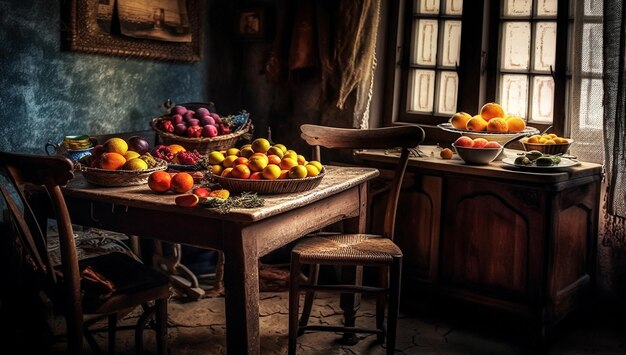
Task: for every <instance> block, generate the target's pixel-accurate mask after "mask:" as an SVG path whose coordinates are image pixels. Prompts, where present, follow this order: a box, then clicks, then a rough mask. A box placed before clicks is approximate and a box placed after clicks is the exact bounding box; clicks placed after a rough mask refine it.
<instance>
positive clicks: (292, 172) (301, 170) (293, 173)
mask: <svg viewBox="0 0 626 355" xmlns="http://www.w3.org/2000/svg"><path fill="white" fill-rule="evenodd" d="M311 166H312V165H311ZM312 167H313V169H315V167H314V166H312ZM288 175H289V178H290V179H302V178H305V177H306V175H307V168H306V167H305V166H304V165H296V166H292V167H291V169H289V174H288Z"/></svg>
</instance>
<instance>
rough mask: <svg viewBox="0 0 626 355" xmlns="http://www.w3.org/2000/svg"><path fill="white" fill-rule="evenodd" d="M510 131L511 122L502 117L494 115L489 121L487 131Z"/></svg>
mask: <svg viewBox="0 0 626 355" xmlns="http://www.w3.org/2000/svg"><path fill="white" fill-rule="evenodd" d="M508 131H509V124H508V123H507V122H506V120H505V119H504V118H502V117H494V118H492V119H490V120H489V121H488V122H487V132H498V133H506V132H508Z"/></svg>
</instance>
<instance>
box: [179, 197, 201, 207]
mask: <svg viewBox="0 0 626 355" xmlns="http://www.w3.org/2000/svg"><path fill="white" fill-rule="evenodd" d="M174 202H175V203H176V205H178V206H181V207H193V206H195V205H197V204H198V203H199V202H200V197H199V196H198V195H196V194H186V195H180V196H177V197H176V199H175V200H174Z"/></svg>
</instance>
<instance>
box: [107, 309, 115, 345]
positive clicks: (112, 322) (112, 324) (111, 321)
mask: <svg viewBox="0 0 626 355" xmlns="http://www.w3.org/2000/svg"><path fill="white" fill-rule="evenodd" d="M116 331H117V313H113V314H109V326H108V332H109V354H115V332H116Z"/></svg>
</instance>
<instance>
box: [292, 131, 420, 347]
mask: <svg viewBox="0 0 626 355" xmlns="http://www.w3.org/2000/svg"><path fill="white" fill-rule="evenodd" d="M300 129H301V131H302V134H301V137H302V138H303V139H304V140H305V141H306V142H307V143H308V144H309V145H311V146H312V147H313V159H315V160H320V147H325V148H330V149H391V148H397V147H399V148H401V149H402V150H401V154H400V158H399V161H398V165H397V168H396V170H395V175H394V179H393V181H392V183H391V187H390V190H389V198H388V201H387V209H386V213H385V220H384V231H383V234H381V235H373V234H326V235H321V234H320V235H313V236H308V237H305V238H304V239H302V241H300V242H298V243H297V244H296V245H295V247H294V248H293V249H292V252H291V277H290V286H289V287H290V288H289V354H295V353H296V344H297V343H296V342H297V337H298V336H300V335H302V334H303V333H304V332H305V331H332V332H343V333H344V334H346V333H352V334H353V333H373V334H376V335H377V340H378V341H379V342H380V343H383V342H384V341H385V338H386V340H387V354H393V353H394V351H395V341H396V339H395V338H396V326H397V320H398V312H399V298H400V279H401V269H402V251H401V250H400V248H399V247H398V246H397V245H396V244H395V243H394V242H393V234H394V224H395V217H396V208H397V202H398V196H399V194H400V188H401V185H402V180H403V178H404V172H405V170H406V166H407V162H408V158H409V149H410V148H415V147H417V145H418V144H419V143H421V142H422V140H423V139H424V131H423V130H422V129H421V128H420V127H417V126H402V127H400V126H398V127H386V128H373V129H368V130H360V129H349V128H334V127H325V126H317V125H309V124H305V125H302V126H301V127H300ZM303 265H309V267H310V269H309V277H308V281H307V282H305V283H302V282H300V281H299V276H300V275H301V272H302V266H303ZM320 265H336V266H354V267H361V268H362V267H364V266H373V267H378V268H379V269H378V270H379V283H380V284H379V285H377V286H365V285H362V284H361V282H360V281H358V282H357V283H356V284H349V285H348V284H333V285H321V284H318V273H319V267H320ZM316 290H323V291H325V292H333V293H335V292H336V293H344V294H345V293H355V294H362V293H372V294H376V295H377V300H376V329H367V328H359V327H355V326H353V325H354V324H349V323H350V322H347V323H346V324H344V325H308V320H309V316H310V314H311V307H312V305H313V300H314V297H315V291H316ZM303 291H304V292H306V296H305V301H304V305H303V309H302V316H301V317H300V321H299V322H298V315H299V308H300V305H299V303H300V292H303ZM387 294H388V307H387V329H385V327H384V318H385V305H386V303H387Z"/></svg>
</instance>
